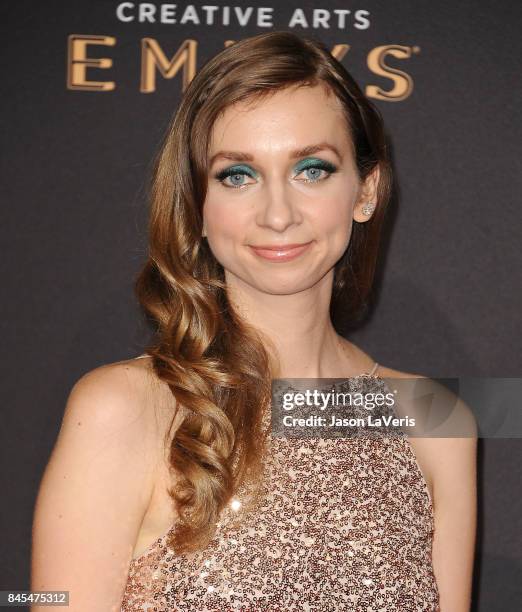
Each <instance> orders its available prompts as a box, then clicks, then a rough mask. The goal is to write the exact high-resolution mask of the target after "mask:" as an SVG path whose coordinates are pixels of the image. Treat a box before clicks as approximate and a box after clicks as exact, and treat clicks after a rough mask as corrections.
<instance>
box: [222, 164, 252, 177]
mask: <svg viewBox="0 0 522 612" xmlns="http://www.w3.org/2000/svg"><path fill="white" fill-rule="evenodd" d="M234 174H248V175H249V176H251V177H252V178H256V177H257V173H256V172H254V171H253V170H252V168H250V166H242V165H239V166H230V168H225V169H224V170H221V172H218V173H217V174H216V178H217V179H218V180H220V181H221V180H223V179H225V178H227V176H232V175H234Z"/></svg>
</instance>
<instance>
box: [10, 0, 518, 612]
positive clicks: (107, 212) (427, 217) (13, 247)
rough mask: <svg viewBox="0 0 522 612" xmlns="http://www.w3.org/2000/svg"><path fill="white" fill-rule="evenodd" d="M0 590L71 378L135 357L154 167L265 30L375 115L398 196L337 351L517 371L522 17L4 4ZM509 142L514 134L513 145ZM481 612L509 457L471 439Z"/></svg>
mask: <svg viewBox="0 0 522 612" xmlns="http://www.w3.org/2000/svg"><path fill="white" fill-rule="evenodd" d="M0 12H1V14H2V18H1V24H2V25H1V27H2V43H3V44H2V58H3V66H4V69H3V78H2V83H3V95H2V100H1V103H2V107H3V112H2V116H1V120H2V124H3V130H2V144H3V149H4V151H3V156H2V165H1V172H2V219H3V222H2V224H1V225H0V232H1V233H2V255H3V256H2V270H3V272H2V284H3V287H4V295H3V300H2V307H3V316H2V323H3V333H2V341H3V351H2V353H3V366H2V370H3V374H4V381H3V385H2V387H3V391H4V399H3V402H2V419H3V425H4V426H3V428H2V444H1V447H2V455H3V461H2V474H3V476H2V479H3V480H4V482H3V491H4V496H3V504H2V505H3V512H2V515H3V519H2V521H3V523H4V524H3V528H4V529H3V534H2V544H3V546H2V553H1V557H2V558H1V566H2V571H1V572H0V574H1V581H2V585H1V588H2V589H7V588H9V589H14V588H18V589H22V588H28V580H29V577H28V576H29V557H30V538H31V522H32V512H33V505H34V500H35V496H36V493H37V488H38V485H39V481H40V478H41V475H42V471H43V468H44V466H45V464H46V462H47V460H48V456H49V453H50V450H51V448H52V446H53V444H54V441H55V439H56V435H57V433H58V429H59V426H60V422H61V417H62V414H63V410H64V406H65V401H66V398H67V395H68V393H69V391H70V388H71V386H72V385H73V384H74V382H75V381H76V380H77V379H78V378H79V377H80V376H81V375H82V374H84V373H85V372H86V371H88V370H90V369H92V368H94V367H97V366H99V365H101V364H105V363H110V362H113V361H117V360H121V359H127V358H130V357H134V356H136V355H139V354H140V353H141V352H142V349H143V347H144V345H145V343H146V341H147V339H148V337H149V331H148V329H147V326H146V324H145V322H144V321H143V319H142V317H141V314H140V311H139V308H138V305H137V303H136V300H135V297H134V295H133V290H132V285H133V281H134V278H135V276H136V274H137V272H138V270H139V268H140V265H141V264H142V262H143V260H144V258H145V252H146V223H147V181H148V178H149V174H150V170H151V163H152V158H153V156H154V154H155V153H156V151H157V150H158V147H159V143H160V140H161V138H162V135H163V132H164V130H165V128H166V126H167V123H168V121H169V119H170V117H171V115H172V113H173V112H174V111H175V109H176V107H177V105H178V103H179V100H180V97H181V96H182V94H183V92H184V90H185V89H186V87H187V85H188V84H189V83H190V81H191V79H192V78H193V77H194V75H195V74H196V73H197V71H198V68H199V67H200V66H201V65H202V64H203V63H204V62H206V61H207V60H208V59H209V58H211V57H212V56H213V55H215V54H216V53H218V52H219V51H220V50H222V49H223V48H224V47H225V46H227V45H229V44H231V42H233V41H236V40H240V39H242V38H245V37H248V36H252V35H255V34H258V33H262V32H267V31H270V30H288V31H292V32H295V33H298V34H299V35H303V36H313V37H315V38H319V39H321V40H322V41H323V42H325V43H326V44H327V46H328V47H329V48H330V49H331V52H332V54H334V55H335V56H336V57H337V58H338V59H339V60H340V61H341V62H342V63H343V64H344V65H345V66H346V67H347V68H348V70H349V71H350V72H351V73H352V74H353V76H354V77H355V79H356V80H357V81H358V83H359V84H360V86H361V87H362V89H363V90H364V92H365V93H366V95H367V96H368V97H369V98H370V99H372V101H373V102H374V103H375V104H376V105H377V107H378V108H379V110H380V111H381V113H382V115H383V117H384V121H385V124H386V126H387V130H388V133H389V139H390V143H391V145H392V152H393V162H394V170H395V173H396V182H397V186H396V190H395V195H394V198H393V203H392V205H391V209H390V214H389V218H388V229H387V231H386V234H385V236H384V239H383V245H382V252H381V264H380V267H379V273H378V278H377V291H376V298H375V301H374V303H373V304H372V308H371V312H370V314H369V317H368V319H367V320H366V321H365V323H364V324H363V325H361V326H360V328H358V329H356V330H354V332H353V333H352V334H351V336H350V339H351V340H353V342H355V343H356V344H358V345H360V346H361V347H362V348H364V350H366V351H367V352H368V353H370V354H371V355H372V356H373V357H375V359H376V360H377V361H378V362H379V363H382V364H384V365H387V366H390V367H393V368H396V369H400V370H405V371H409V372H416V373H420V374H423V375H426V376H434V377H437V376H438V377H443V376H449V377H452V376H453V377H457V376H475V377H482V376H483V377H520V376H521V371H522V367H521V358H520V340H521V336H522V325H521V318H520V303H521V300H522V291H521V285H520V270H521V257H520V242H521V241H520V228H521V221H522V207H521V206H520V196H519V194H520V190H521V176H522V172H521V168H520V157H519V155H518V149H519V146H518V145H519V142H520V130H519V128H520V110H519V101H520V78H519V72H520V36H519V31H520V26H521V25H522V19H521V12H520V8H519V3H517V2H514V1H506V2H502V1H501V2H496V3H493V2H487V1H479V0H475V1H473V2H472V1H469V0H460V1H458V2H454V1H451V0H443V1H440V2H419V1H418V0H396V1H395V2H384V1H377V0H375V1H367V0H358V1H351V0H343V1H334V0H322V1H321V0H314V2H311V1H303V0H301V1H299V0H287V1H286V2H275V1H274V2H270V1H265V0H263V1H262V2H260V1H249V2H236V3H227V2H216V3H212V4H207V3H203V2H192V3H186V2H177V3H164V2H117V1H111V0H96V1H94V0H69V1H67V2H58V1H56V0H46V1H45V2H39V1H36V0H35V1H28V0H16V1H14V0H11V1H5V2H3V3H2V5H1V7H0ZM517 128H518V129H517ZM479 453H480V465H479V474H480V510H479V512H480V513H479V535H478V543H477V563H476V571H475V584H474V604H473V605H474V609H476V610H480V611H484V612H486V611H487V612H494V611H497V610H498V611H502V612H506V611H508V610H515V609H516V605H517V595H518V596H520V595H521V594H522V593H521V583H520V574H521V570H522V567H521V565H522V560H521V555H522V553H521V551H522V546H521V535H520V534H521V533H522V525H521V518H520V517H521V515H522V513H521V502H520V496H519V486H518V487H517V486H516V485H517V484H518V485H519V483H520V465H521V464H522V461H521V444H520V440H518V439H508V438H506V439H500V440H499V439H497V440H488V439H483V440H480V442H479Z"/></svg>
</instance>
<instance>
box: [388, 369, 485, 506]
mask: <svg viewBox="0 0 522 612" xmlns="http://www.w3.org/2000/svg"><path fill="white" fill-rule="evenodd" d="M377 374H378V375H379V376H380V377H381V378H383V379H385V380H386V379H395V380H398V379H399V380H400V379H403V380H405V379H419V380H421V381H422V393H420V394H419V395H422V396H423V397H424V398H425V397H427V394H432V397H433V411H434V413H433V415H432V421H433V426H432V427H431V428H430V429H429V431H427V432H426V433H425V434H423V435H419V436H410V437H409V438H408V440H409V442H410V444H411V446H412V448H413V450H414V452H415V455H416V458H417V460H418V463H419V466H420V468H421V470H422V472H423V474H424V477H425V479H426V482H427V484H428V488H429V490H430V492H431V496H432V500H433V501H434V506H436V507H437V508H439V509H440V508H441V507H442V506H443V505H446V503H447V501H446V500H450V499H451V498H452V497H453V499H454V500H456V499H457V497H456V496H458V497H459V498H461V497H462V496H463V495H466V491H467V494H468V495H470V496H473V491H474V486H475V484H474V483H475V469H476V468H475V463H476V447H477V423H476V419H475V417H474V415H473V412H472V410H471V408H470V407H469V406H468V405H467V404H466V402H465V401H464V400H462V398H460V397H458V396H456V395H455V394H453V393H452V392H451V391H450V390H449V389H447V388H446V387H445V386H444V385H442V384H441V383H439V382H437V381H436V380H434V379H431V378H429V377H427V376H423V375H421V374H418V373H414V372H405V371H401V370H395V369H393V368H388V367H384V366H380V367H379V369H378V371H377ZM410 388H411V390H412V392H413V386H411V387H406V386H405V387H404V389H405V390H406V393H408V391H409V389H410ZM418 392H419V390H417V393H418ZM423 408H424V406H422V407H421V412H422V409H423ZM406 412H410V416H411V414H412V413H413V414H415V413H416V412H417V409H416V405H415V400H413V399H412V401H411V404H410V405H409V407H408V409H407V410H406ZM417 414H418V412H417Z"/></svg>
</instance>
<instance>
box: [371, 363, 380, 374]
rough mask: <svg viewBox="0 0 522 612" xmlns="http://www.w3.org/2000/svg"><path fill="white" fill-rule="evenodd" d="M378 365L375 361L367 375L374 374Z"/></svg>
mask: <svg viewBox="0 0 522 612" xmlns="http://www.w3.org/2000/svg"><path fill="white" fill-rule="evenodd" d="M378 367H379V364H378V363H377V362H375V364H374V366H373V368H372V370H371V372H370V374H369V376H373V375H374V374H375V372H376V371H377V368H378Z"/></svg>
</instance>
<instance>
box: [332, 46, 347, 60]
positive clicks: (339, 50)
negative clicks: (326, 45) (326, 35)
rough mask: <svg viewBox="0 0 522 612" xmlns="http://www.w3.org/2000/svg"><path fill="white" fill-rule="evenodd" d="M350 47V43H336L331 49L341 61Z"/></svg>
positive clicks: (334, 55) (333, 54)
mask: <svg viewBox="0 0 522 612" xmlns="http://www.w3.org/2000/svg"><path fill="white" fill-rule="evenodd" d="M349 49H350V45H335V46H334V48H333V49H332V50H331V51H330V53H331V55H332V56H333V57H335V59H336V60H338V61H339V62H341V61H342V60H343V57H344V56H345V55H346V54H347V52H348V50H349Z"/></svg>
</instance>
